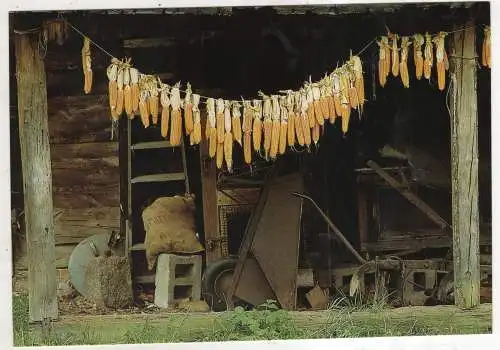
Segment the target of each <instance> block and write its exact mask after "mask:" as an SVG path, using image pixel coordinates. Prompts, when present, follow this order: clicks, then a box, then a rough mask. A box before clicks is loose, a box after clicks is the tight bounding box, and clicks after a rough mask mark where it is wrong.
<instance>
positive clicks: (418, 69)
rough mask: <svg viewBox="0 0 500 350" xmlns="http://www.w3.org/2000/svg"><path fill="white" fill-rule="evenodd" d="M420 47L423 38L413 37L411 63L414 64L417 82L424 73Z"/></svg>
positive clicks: (419, 36) (416, 35)
mask: <svg viewBox="0 0 500 350" xmlns="http://www.w3.org/2000/svg"><path fill="white" fill-rule="evenodd" d="M422 45H424V36H423V35H422V34H414V35H413V61H414V62H415V75H416V77H417V80H420V79H421V78H422V74H423V73H424V57H423V53H422Z"/></svg>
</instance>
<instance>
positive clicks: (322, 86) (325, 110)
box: [318, 79, 330, 124]
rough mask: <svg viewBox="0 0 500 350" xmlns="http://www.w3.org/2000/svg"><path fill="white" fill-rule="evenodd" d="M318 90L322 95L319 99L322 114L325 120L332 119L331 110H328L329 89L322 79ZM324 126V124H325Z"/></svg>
mask: <svg viewBox="0 0 500 350" xmlns="http://www.w3.org/2000/svg"><path fill="white" fill-rule="evenodd" d="M318 88H319V93H320V98H319V105H320V107H321V114H322V115H323V119H324V120H328V119H329V118H330V110H329V109H328V96H327V92H326V90H327V88H326V85H325V82H324V79H322V80H321V81H320V82H319V83H318ZM323 124H324V122H323Z"/></svg>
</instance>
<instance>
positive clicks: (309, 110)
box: [302, 84, 316, 128]
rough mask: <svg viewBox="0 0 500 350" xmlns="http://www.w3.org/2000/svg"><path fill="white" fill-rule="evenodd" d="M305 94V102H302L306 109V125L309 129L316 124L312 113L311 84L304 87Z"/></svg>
mask: <svg viewBox="0 0 500 350" xmlns="http://www.w3.org/2000/svg"><path fill="white" fill-rule="evenodd" d="M305 93H306V101H305V102H304V101H302V103H303V104H305V107H306V108H307V109H306V111H307V120H308V125H309V127H310V128H312V127H313V126H314V124H316V116H315V113H314V94H313V89H312V85H311V84H307V85H306V86H305Z"/></svg>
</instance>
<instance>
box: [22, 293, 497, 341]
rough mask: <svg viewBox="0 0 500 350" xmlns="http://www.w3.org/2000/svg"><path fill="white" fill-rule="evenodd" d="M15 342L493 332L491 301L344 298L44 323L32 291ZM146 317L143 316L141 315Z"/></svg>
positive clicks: (76, 318)
mask: <svg viewBox="0 0 500 350" xmlns="http://www.w3.org/2000/svg"><path fill="white" fill-rule="evenodd" d="M13 313H14V315H13V316H14V345H16V346H40V345H49V346H51V345H83V344H88V345H93V344H127V343H170V342H197V341H227V340H267V339H311V338H344V337H349V338H351V337H375V336H410V335H436V334H477V333H489V332H491V305H489V306H487V305H483V306H481V307H480V308H479V309H478V310H476V311H469V312H462V311H459V310H457V309H455V308H453V307H451V308H450V307H448V308H439V307H437V308H432V307H431V308H422V309H419V308H415V309H409V308H406V309H405V310H403V309H400V311H398V310H386V309H384V308H382V307H381V306H380V305H375V304H374V305H370V306H368V307H366V306H361V305H360V304H358V303H352V302H351V301H346V300H339V301H337V302H336V303H334V304H332V306H331V308H330V310H328V311H322V312H287V311H284V310H279V309H277V308H276V307H275V306H274V304H272V303H266V304H265V305H264V306H263V307H261V308H260V310H255V311H244V310H243V309H239V308H237V309H236V310H235V311H233V312H226V313H222V314H213V313H208V314H203V315H200V314H197V315H188V314H168V315H167V316H165V314H162V315H148V316H147V317H146V318H145V319H144V316H139V315H137V316H134V315H131V316H126V317H117V318H113V317H111V318H110V317H107V318H106V317H102V318H99V317H93V318H88V317H87V318H85V317H80V318H79V317H75V318H74V319H69V320H68V319H65V320H61V321H60V322H56V323H54V324H53V325H51V326H46V327H45V328H44V329H41V328H40V327H35V326H30V325H29V324H28V300H27V297H26V296H15V297H13ZM141 318H142V319H141Z"/></svg>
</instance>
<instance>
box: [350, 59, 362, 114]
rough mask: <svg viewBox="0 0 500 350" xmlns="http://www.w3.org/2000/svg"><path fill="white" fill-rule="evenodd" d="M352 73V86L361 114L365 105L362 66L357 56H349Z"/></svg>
mask: <svg viewBox="0 0 500 350" xmlns="http://www.w3.org/2000/svg"><path fill="white" fill-rule="evenodd" d="M350 61H351V65H352V71H353V73H354V80H355V81H354V86H355V88H356V92H357V96H358V102H359V105H360V109H361V114H362V113H363V105H364V103H365V82H364V78H363V64H362V62H361V58H359V56H351V60H350Z"/></svg>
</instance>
